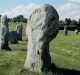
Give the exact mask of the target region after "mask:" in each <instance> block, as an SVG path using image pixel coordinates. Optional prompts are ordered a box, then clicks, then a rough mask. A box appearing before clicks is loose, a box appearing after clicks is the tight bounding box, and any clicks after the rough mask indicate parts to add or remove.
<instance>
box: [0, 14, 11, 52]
mask: <svg viewBox="0 0 80 75" xmlns="http://www.w3.org/2000/svg"><path fill="white" fill-rule="evenodd" d="M8 33H9V27H8V18H7V16H6V15H4V16H2V17H1V26H0V48H1V49H7V50H11V49H10V48H9V46H8Z"/></svg>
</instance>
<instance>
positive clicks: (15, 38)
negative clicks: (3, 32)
mask: <svg viewBox="0 0 80 75" xmlns="http://www.w3.org/2000/svg"><path fill="white" fill-rule="evenodd" d="M8 40H9V42H10V43H12V44H17V43H18V34H17V32H16V31H10V32H9V37H8Z"/></svg>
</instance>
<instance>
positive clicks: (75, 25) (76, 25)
mask: <svg viewBox="0 0 80 75" xmlns="http://www.w3.org/2000/svg"><path fill="white" fill-rule="evenodd" d="M59 25H60V29H63V28H64V27H65V26H67V27H68V28H72V29H78V30H80V19H78V20H72V19H71V18H65V20H60V21H59Z"/></svg>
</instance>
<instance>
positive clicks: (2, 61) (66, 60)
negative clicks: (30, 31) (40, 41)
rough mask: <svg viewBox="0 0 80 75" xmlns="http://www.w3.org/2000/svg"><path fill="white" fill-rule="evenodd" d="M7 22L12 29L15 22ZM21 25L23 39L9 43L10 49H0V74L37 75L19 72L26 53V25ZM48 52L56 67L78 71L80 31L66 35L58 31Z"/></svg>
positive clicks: (79, 64)
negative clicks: (22, 27)
mask: <svg viewBox="0 0 80 75" xmlns="http://www.w3.org/2000/svg"><path fill="white" fill-rule="evenodd" d="M9 24H10V30H13V29H14V28H15V23H9ZM23 25H24V29H23V41H19V43H18V44H10V45H9V46H10V48H11V49H12V51H6V50H0V75H38V74H35V73H30V72H26V71H25V72H24V73H20V70H21V69H22V68H23V65H24V61H25V58H26V54H27V49H26V46H27V40H26V38H25V27H26V25H25V24H23ZM50 54H51V59H52V63H54V64H55V65H56V66H57V67H59V68H65V69H74V70H79V71H80V33H79V34H78V35H76V33H75V32H69V35H68V36H64V32H63V31H60V32H59V34H58V35H57V37H56V38H55V39H54V40H53V41H52V42H51V43H50ZM41 75H42V74H41ZM48 75H49V74H48Z"/></svg>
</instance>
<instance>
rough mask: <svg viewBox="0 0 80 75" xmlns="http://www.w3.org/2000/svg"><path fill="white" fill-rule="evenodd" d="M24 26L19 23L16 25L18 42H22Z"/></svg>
mask: <svg viewBox="0 0 80 75" xmlns="http://www.w3.org/2000/svg"><path fill="white" fill-rule="evenodd" d="M22 29H23V27H22V24H21V23H17V25H16V32H17V34H18V40H22Z"/></svg>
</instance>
